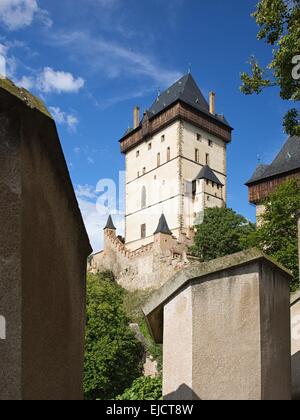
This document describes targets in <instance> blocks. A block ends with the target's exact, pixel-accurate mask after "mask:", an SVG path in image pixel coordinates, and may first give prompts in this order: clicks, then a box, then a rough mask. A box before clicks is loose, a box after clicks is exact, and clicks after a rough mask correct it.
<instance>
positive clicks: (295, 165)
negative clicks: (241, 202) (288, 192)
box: [246, 136, 300, 223]
mask: <svg viewBox="0 0 300 420" xmlns="http://www.w3.org/2000/svg"><path fill="white" fill-rule="evenodd" d="M292 178H296V179H298V180H299V182H300V137H298V136H290V137H289V138H288V139H287V141H286V142H285V144H284V145H283V147H282V149H281V150H280V152H279V154H278V155H277V156H276V158H275V159H274V160H273V162H272V163H271V164H270V165H264V164H260V165H258V166H257V168H256V169H255V171H254V173H253V175H252V177H251V179H250V180H249V181H248V182H247V183H246V186H247V187H248V189H249V202H250V203H251V204H254V205H255V206H256V217H257V221H258V223H259V217H260V216H261V215H262V214H263V212H264V210H265V207H264V204H263V203H264V201H265V199H266V198H268V197H269V195H270V194H271V193H272V192H274V191H275V190H276V188H277V187H278V186H279V185H280V184H282V183H284V182H285V181H287V180H288V179H292Z"/></svg>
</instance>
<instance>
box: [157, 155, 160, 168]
mask: <svg viewBox="0 0 300 420" xmlns="http://www.w3.org/2000/svg"><path fill="white" fill-rule="evenodd" d="M157 166H160V153H157Z"/></svg>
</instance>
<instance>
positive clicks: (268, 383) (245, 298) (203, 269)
mask: <svg viewBox="0 0 300 420" xmlns="http://www.w3.org/2000/svg"><path fill="white" fill-rule="evenodd" d="M291 279H292V277H291V274H290V273H289V272H288V271H287V270H285V269H284V268H282V267H280V266H279V265H277V264H276V263H275V262H274V261H273V260H271V259H269V258H268V257H266V256H264V255H263V254H262V253H260V252H259V251H257V250H249V251H247V252H243V253H239V254H236V255H232V256H229V257H225V258H221V259H218V260H215V261H211V262H209V263H204V264H199V265H195V266H193V267H191V268H187V269H185V270H183V271H182V272H181V273H179V274H178V275H177V276H175V277H174V278H173V279H171V280H170V281H169V282H168V283H167V284H166V285H164V286H163V287H162V288H161V289H160V290H159V291H158V292H156V293H154V295H153V297H152V299H151V300H150V301H149V302H148V304H147V305H146V306H145V307H144V313H145V315H146V317H147V320H148V324H149V326H150V329H151V331H152V334H153V337H154V339H155V340H156V342H158V343H162V342H163V350H164V362H163V374H164V380H163V393H164V398H165V399H166V400H173V399H175V400H182V399H183V400H185V399H186V400H189V399H192V400H197V399H199V400H277V399H284V400H289V399H290V398H291V358H290V350H291V348H290V309H289V306H290V292H289V283H290V281H291Z"/></svg>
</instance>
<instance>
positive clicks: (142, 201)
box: [141, 186, 147, 209]
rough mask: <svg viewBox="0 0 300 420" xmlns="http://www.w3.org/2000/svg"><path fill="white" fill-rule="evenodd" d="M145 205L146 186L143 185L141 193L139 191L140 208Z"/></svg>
mask: <svg viewBox="0 0 300 420" xmlns="http://www.w3.org/2000/svg"><path fill="white" fill-rule="evenodd" d="M146 205H147V191H146V187H145V186H144V187H143V188H142V193H141V207H142V209H144V208H145V207H146Z"/></svg>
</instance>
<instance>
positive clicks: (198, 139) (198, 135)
mask: <svg viewBox="0 0 300 420" xmlns="http://www.w3.org/2000/svg"><path fill="white" fill-rule="evenodd" d="M197 141H202V136H201V134H199V133H197Z"/></svg>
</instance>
